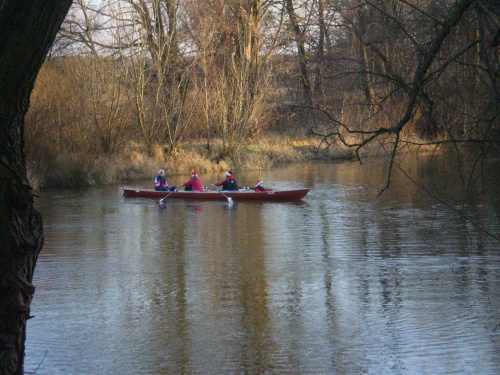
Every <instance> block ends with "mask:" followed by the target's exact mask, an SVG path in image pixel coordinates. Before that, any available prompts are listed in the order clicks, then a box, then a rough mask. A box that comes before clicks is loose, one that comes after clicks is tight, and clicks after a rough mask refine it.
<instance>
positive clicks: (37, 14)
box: [0, 0, 72, 375]
mask: <svg viewBox="0 0 500 375" xmlns="http://www.w3.org/2000/svg"><path fill="white" fill-rule="evenodd" d="M71 3H72V1H71V0H26V1H16V0H0V374H3V375H10V374H17V375H21V374H23V373H24V366H23V363H24V351H25V340H26V321H27V320H28V318H29V311H30V305H31V300H32V298H33V294H34V290H35V288H34V286H33V285H32V280H33V272H34V269H35V264H36V260H37V257H38V254H39V252H40V250H41V248H42V245H43V224H42V218H41V215H40V214H39V213H38V212H37V211H36V210H35V209H34V207H33V194H32V189H31V186H30V184H29V182H28V178H27V173H26V165H25V154H24V117H25V114H26V111H27V110H28V106H29V99H30V93H31V91H32V89H33V85H34V82H35V79H36V76H37V74H38V71H39V69H40V67H41V65H42V63H43V60H44V58H45V56H46V54H47V52H48V50H49V48H50V46H51V44H52V42H53V40H54V37H55V35H56V33H57V30H58V29H59V27H60V25H61V23H62V21H63V19H64V17H65V15H66V13H67V12H68V9H69V7H70V5H71Z"/></svg>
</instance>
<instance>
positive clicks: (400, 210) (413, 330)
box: [25, 161, 500, 375]
mask: <svg viewBox="0 0 500 375" xmlns="http://www.w3.org/2000/svg"><path fill="white" fill-rule="evenodd" d="M376 164H377V162H376V161H374V163H373V164H372V165H369V164H368V165H362V166H360V165H359V164H355V163H350V164H342V165H324V164H314V165H293V166H289V167H285V168H281V169H276V170H273V171H270V172H260V173H257V172H247V173H244V174H243V173H242V172H240V173H239V174H238V175H237V176H236V177H237V180H238V183H239V184H240V185H242V186H245V185H247V186H248V185H253V184H255V181H256V180H257V179H263V180H264V182H265V185H266V186H267V187H275V188H285V189H288V188H301V187H308V188H311V191H310V193H309V194H308V195H307V196H306V198H305V199H304V200H303V201H302V202H300V203H235V204H234V205H232V206H229V205H228V204H227V202H187V201H176V200H171V201H169V200H168V199H167V202H166V204H165V205H163V206H161V205H158V204H157V203H156V202H155V201H153V200H149V199H125V198H123V197H122V192H123V191H122V189H123V186H119V185H113V186H107V187H105V188H92V189H83V190H73V191H70V190H61V191H52V192H42V194H41V197H40V199H39V200H38V202H37V207H38V209H39V210H40V211H41V212H42V214H43V217H44V223H45V230H46V244H45V246H44V249H43V252H42V253H41V254H40V257H39V260H38V263H37V268H36V271H35V280H34V284H35V286H36V288H37V289H36V294H35V299H34V301H33V304H32V315H34V316H35V317H34V318H33V319H31V320H29V323H28V338H27V343H26V347H27V353H26V354H27V357H26V361H25V370H26V372H30V373H33V372H35V373H36V374H38V375H58V374H79V375H80V374H500V250H499V248H500V244H499V242H498V241H496V240H494V239H492V238H491V237H489V236H487V235H485V234H484V233H482V232H480V231H478V230H477V229H476V228H475V227H474V225H471V224H470V223H469V222H467V221H466V220H464V219H463V218H461V217H460V216H458V215H457V214H456V213H454V212H452V210H450V209H449V208H447V207H446V206H444V205H443V204H442V203H440V202H438V201H436V200H434V199H433V198H431V197H429V196H428V195H427V194H425V193H423V192H422V191H420V190H419V189H418V188H417V187H415V186H414V185H413V184H412V183H411V182H410V181H409V180H407V179H406V178H405V177H404V176H402V175H401V174H398V173H395V175H394V178H393V182H392V184H391V187H390V189H389V191H388V192H386V193H384V194H383V195H382V196H381V197H379V198H377V192H378V190H379V189H380V188H381V187H382V186H383V183H384V180H383V176H382V173H381V172H382V167H381V166H378V165H376ZM409 170H412V169H411V168H409ZM413 172H414V174H415V175H418V177H419V178H426V177H429V176H431V177H432V176H433V175H435V174H436V170H435V166H433V164H432V163H431V162H430V163H429V164H428V165H426V164H425V162H423V164H421V165H419V169H418V172H417V171H416V170H413ZM427 174H429V176H427ZM200 177H201V179H202V181H203V183H204V184H205V185H208V184H210V183H211V182H215V181H217V180H220V179H222V173H219V175H218V176H216V175H201V176H200ZM153 178H154V176H152V178H151V181H143V182H139V183H134V184H133V186H134V187H150V186H151V185H152V179H153ZM187 179H188V176H187V175H186V176H184V177H175V178H170V179H169V182H170V183H171V184H177V185H179V184H181V183H182V182H184V181H186V180H187ZM429 181H432V178H430V179H429ZM436 181H437V182H436ZM436 181H435V182H434V183H435V187H436V189H438V190H439V191H444V192H446V193H448V195H449V196H450V197H456V194H455V193H454V192H453V191H452V190H451V189H452V183H451V181H450V179H449V178H448V180H447V181H444V180H436ZM454 194H455V195H454ZM497 195H498V194H497ZM492 199H493V200H494V202H493V204H492V202H491V201H490V200H489V199H488V198H484V199H482V200H479V201H475V202H473V203H471V204H470V205H469V206H468V207H466V209H467V212H470V213H473V214H474V217H475V218H476V219H477V220H478V222H479V224H481V226H482V227H483V228H484V229H486V230H487V231H489V232H490V233H492V234H494V235H496V236H497V237H498V236H500V217H499V216H500V204H499V202H498V197H496V198H495V195H494V194H493V195H492ZM495 200H496V203H495ZM452 203H453V202H452ZM455 208H458V209H460V208H463V207H462V206H458V203H457V205H456V206H455Z"/></svg>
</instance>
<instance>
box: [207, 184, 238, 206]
mask: <svg viewBox="0 0 500 375" xmlns="http://www.w3.org/2000/svg"><path fill="white" fill-rule="evenodd" d="M210 190H215V191H216V192H218V193H221V194H222V195H223V196H224V197H226V199H227V202H228V203H229V204H233V198H231V197H228V196H227V195H226V194H224V193H223V192H222V191H220V190H219V189H216V188H210Z"/></svg>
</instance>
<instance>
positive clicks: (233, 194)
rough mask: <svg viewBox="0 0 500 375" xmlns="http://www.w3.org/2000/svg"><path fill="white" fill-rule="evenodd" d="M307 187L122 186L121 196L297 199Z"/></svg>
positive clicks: (241, 199) (247, 199) (303, 193)
mask: <svg viewBox="0 0 500 375" xmlns="http://www.w3.org/2000/svg"><path fill="white" fill-rule="evenodd" d="M308 192H309V189H298V190H274V191H259V192H256V191H254V190H239V191H226V190H222V191H214V190H205V191H203V192H199V191H176V192H173V193H171V192H168V191H155V190H139V189H132V188H124V189H123V196H124V197H125V198H155V199H162V198H165V197H167V199H166V200H168V199H192V200H217V201H224V200H227V198H228V197H230V198H231V199H232V200H233V201H235V202H238V201H298V200H301V199H302V198H304V197H305V196H306V195H307V193H308Z"/></svg>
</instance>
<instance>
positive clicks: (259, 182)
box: [255, 180, 264, 187]
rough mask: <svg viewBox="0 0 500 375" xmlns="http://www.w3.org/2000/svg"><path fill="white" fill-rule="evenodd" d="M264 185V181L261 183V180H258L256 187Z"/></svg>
mask: <svg viewBox="0 0 500 375" xmlns="http://www.w3.org/2000/svg"><path fill="white" fill-rule="evenodd" d="M263 183H264V181H261V180H258V181H257V185H255V186H256V187H257V186H259V185H262V184H263Z"/></svg>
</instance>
